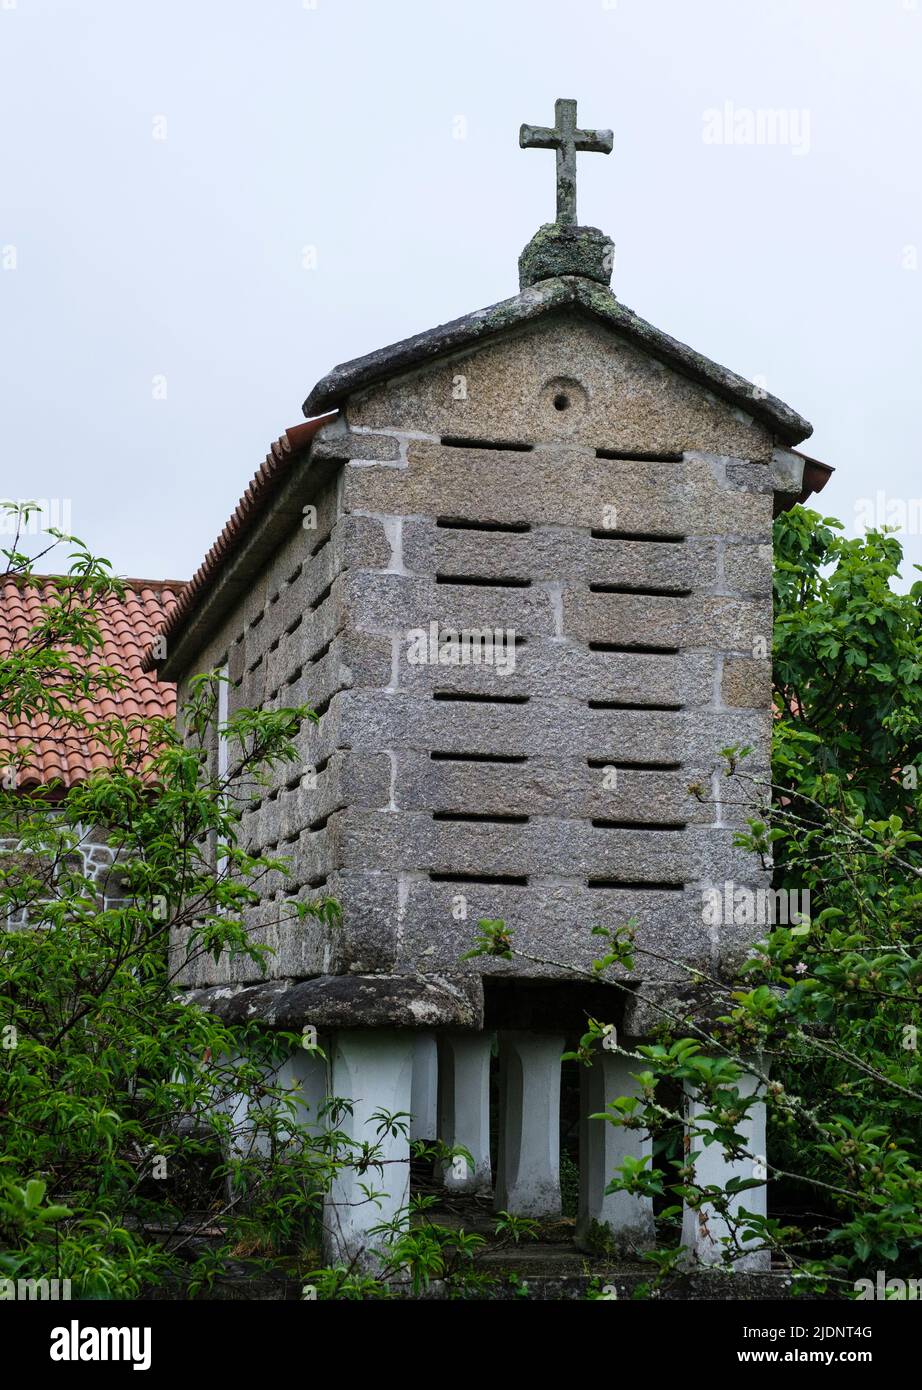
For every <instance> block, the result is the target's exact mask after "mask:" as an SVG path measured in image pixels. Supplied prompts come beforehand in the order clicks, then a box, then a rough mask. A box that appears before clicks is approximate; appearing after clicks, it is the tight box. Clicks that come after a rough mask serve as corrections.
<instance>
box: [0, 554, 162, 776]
mask: <svg viewBox="0 0 922 1390" xmlns="http://www.w3.org/2000/svg"><path fill="white" fill-rule="evenodd" d="M122 583H123V584H124V586H125V594H124V597H123V598H121V599H119V598H118V597H117V596H116V595H114V594H109V595H106V596H104V597H102V598H101V599H100V600H99V601H98V604H97V605H96V613H97V623H98V626H99V630H100V634H101V636H102V647H101V649H97V650H96V651H94V652H93V653H92V654H91V655H89V656H88V655H87V653H86V652H76V653H72V655H74V656H76V659H77V661H78V663H79V664H80V665H81V666H82V668H83V669H84V670H85V671H86V672H87V673H92V672H93V671H98V670H99V669H100V667H103V666H110V667H112V668H113V669H114V670H116V671H117V672H119V673H120V674H121V675H123V676H125V677H126V678H127V683H126V684H125V686H124V687H122V688H121V689H118V690H115V691H111V692H106V694H105V695H103V696H101V697H99V698H96V699H87V698H86V697H81V698H80V699H79V700H78V701H77V706H78V708H79V709H81V710H83V711H84V712H86V713H88V714H96V715H104V716H105V715H113V716H117V717H119V718H124V719H129V718H131V717H132V716H136V715H148V716H151V717H162V718H167V719H172V718H173V717H174V715H175V713H176V687H175V685H173V683H172V682H170V681H158V680H157V679H156V677H154V676H153V675H151V674H149V673H148V672H146V671H144V670H142V666H141V661H142V657H143V655H144V652H145V651H146V650H147V649H148V648H149V646H150V644H151V643H152V642H153V640H154V638H155V637H156V635H157V633H158V632H159V630H160V628H161V627H162V625H163V624H164V623H165V622H168V621H169V619H170V616H171V614H172V613H173V612H175V610H176V608H177V606H178V604H179V602H180V597H181V595H182V593H183V591H184V589H185V588H186V585H185V584H184V583H183V582H182V581H181V580H170V579H163V580H156V579H124V580H122ZM59 584H60V579H59V578H58V577H56V576H54V575H39V576H36V582H34V583H31V584H28V585H27V584H26V583H24V582H23V580H22V579H19V578H16V577H13V576H10V575H7V576H6V577H5V578H3V579H2V580H0V657H3V656H7V655H9V653H10V652H11V651H13V650H14V649H15V648H17V647H22V646H24V645H25V643H26V642H27V640H28V637H29V634H30V632H31V631H32V630H33V628H34V626H35V624H36V623H37V622H39V621H40V620H41V618H42V607H43V605H44V604H46V603H48V602H50V601H51V600H52V599H53V598H54V596H55V595H56V594H57V593H59V592H60V589H59ZM24 745H31V750H30V751H29V753H28V755H27V757H26V759H25V761H24V763H23V764H22V765H21V766H20V767H19V769H18V774H19V785H20V786H22V787H28V786H34V785H36V784H38V785H44V784H46V783H49V782H52V781H55V780H60V781H61V782H63V784H64V786H73V785H74V784H75V783H77V782H80V781H82V780H83V779H84V778H85V777H86V776H87V775H88V774H89V773H90V772H91V771H96V770H98V769H99V768H103V767H107V766H108V765H109V763H110V758H109V756H108V755H107V753H106V752H105V750H103V749H101V748H100V746H99V745H98V743H94V742H93V740H92V739H90V738H87V737H86V735H85V734H83V733H82V732H80V731H79V730H76V729H73V728H63V727H57V728H56V727H54V726H53V725H52V723H51V722H50V721H49V720H48V719H47V718H40V719H39V720H38V721H37V722H36V723H35V724H32V725H30V724H28V723H26V722H25V721H23V720H17V721H15V722H14V723H13V724H12V727H11V726H10V724H9V723H3V722H2V721H0V766H3V765H5V764H6V763H7V762H8V761H10V760H13V761H17V759H16V758H15V757H14V755H15V754H16V751H17V749H20V750H21V749H23V747H24Z"/></svg>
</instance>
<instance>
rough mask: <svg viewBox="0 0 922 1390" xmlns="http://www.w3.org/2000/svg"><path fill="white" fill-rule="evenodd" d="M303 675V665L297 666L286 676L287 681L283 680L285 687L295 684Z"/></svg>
mask: <svg viewBox="0 0 922 1390" xmlns="http://www.w3.org/2000/svg"><path fill="white" fill-rule="evenodd" d="M303 675H304V667H303V666H299V667H298V669H297V670H296V671H292V673H291V675H290V676H289V677H288V679H287V681H286V682H285V686H286V689H287V687H288V686H289V685H296V684H297V683H298V681H299V680H300V679H301V677H302V676H303Z"/></svg>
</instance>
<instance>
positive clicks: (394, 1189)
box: [323, 1028, 413, 1270]
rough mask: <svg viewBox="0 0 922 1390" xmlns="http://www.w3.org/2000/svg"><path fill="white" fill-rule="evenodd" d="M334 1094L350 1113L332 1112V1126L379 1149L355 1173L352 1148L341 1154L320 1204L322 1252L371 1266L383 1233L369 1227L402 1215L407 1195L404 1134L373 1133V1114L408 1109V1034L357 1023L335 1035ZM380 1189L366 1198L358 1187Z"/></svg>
mask: <svg viewBox="0 0 922 1390" xmlns="http://www.w3.org/2000/svg"><path fill="white" fill-rule="evenodd" d="M330 1062H331V1071H332V1084H331V1091H332V1095H333V1096H335V1097H339V1098H340V1099H343V1100H348V1101H351V1102H352V1107H353V1108H352V1114H351V1115H349V1114H346V1115H342V1114H341V1115H339V1116H336V1117H335V1123H334V1121H333V1117H331V1127H332V1128H335V1129H337V1130H339V1131H340V1132H342V1133H343V1134H345V1135H346V1136H347V1137H348V1138H349V1139H351V1140H354V1141H355V1142H356V1143H357V1144H369V1145H371V1146H373V1147H375V1148H377V1149H378V1150H379V1156H380V1161H381V1167H375V1166H373V1165H372V1166H370V1167H369V1168H368V1169H367V1170H366V1171H365V1172H359V1171H358V1170H357V1169H356V1168H354V1167H352V1166H350V1165H349V1163H348V1160H349V1158H350V1150H349V1149H348V1148H345V1147H344V1148H343V1149H342V1150H341V1151H340V1153H339V1155H338V1156H339V1157H340V1158H341V1159H343V1160H345V1166H344V1167H343V1168H342V1169H341V1170H340V1171H339V1172H338V1173H337V1175H336V1176H335V1177H334V1179H333V1181H332V1184H331V1187H330V1191H329V1193H328V1194H327V1197H326V1200H325V1202H324V1214H323V1215H324V1253H325V1255H326V1258H327V1260H328V1261H329V1262H330V1263H331V1264H350V1265H352V1264H354V1265H355V1266H357V1267H359V1268H364V1269H368V1270H374V1268H375V1267H376V1265H377V1264H378V1260H377V1255H376V1252H377V1250H379V1249H380V1248H381V1247H382V1245H383V1244H384V1237H381V1236H372V1235H371V1234H370V1232H371V1229H372V1228H373V1227H375V1226H377V1225H379V1224H380V1223H381V1222H387V1221H393V1220H394V1219H395V1218H396V1217H398V1216H399V1215H400V1214H401V1213H405V1212H406V1208H407V1205H408V1203H409V1199H410V1140H409V1135H408V1134H404V1133H398V1134H397V1135H396V1136H392V1135H390V1134H387V1133H385V1134H383V1135H379V1134H378V1132H377V1131H378V1125H379V1122H378V1121H377V1120H373V1119H372V1116H373V1115H374V1114H375V1112H376V1111H381V1110H383V1111H386V1112H387V1113H388V1114H392V1115H393V1114H396V1113H397V1112H401V1113H402V1115H403V1123H404V1124H406V1116H407V1115H408V1114H409V1113H410V1111H411V1104H412V1081H413V1034H412V1033H411V1032H402V1031H399V1030H396V1029H394V1030H391V1029H370V1028H360V1029H359V1028H357V1029H350V1030H345V1029H343V1030H342V1031H340V1032H339V1033H337V1034H336V1035H335V1037H334V1039H333V1043H332V1047H331V1057H330ZM363 1186H371V1187H373V1188H374V1189H375V1191H376V1192H378V1193H380V1194H382V1195H380V1196H379V1197H378V1199H377V1201H370V1200H369V1199H368V1197H367V1196H366V1195H365V1193H364V1192H363V1191H362V1188H363Z"/></svg>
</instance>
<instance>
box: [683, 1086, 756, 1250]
mask: <svg viewBox="0 0 922 1390" xmlns="http://www.w3.org/2000/svg"><path fill="white" fill-rule="evenodd" d="M736 1085H737V1089H738V1091H739V1093H740V1096H742V1097H744V1098H745V1097H748V1096H751V1095H753V1094H754V1093H755V1092H756V1091H757V1089H758V1087H759V1085H760V1082H759V1080H758V1079H757V1077H755V1076H753V1075H752V1074H751V1073H749V1072H744V1073H743V1075H742V1076H741V1077H740V1079H739V1081H738V1082H737V1083H736ZM708 1108H709V1107H708V1106H707V1105H706V1104H704V1102H703V1100H702V1098H701V1097H700V1095H699V1094H698V1093H697V1092H695V1091H694V1090H692V1089H691V1088H689V1087H686V1095H685V1113H686V1116H687V1119H688V1121H689V1122H691V1123H695V1124H700V1123H701V1120H700V1116H701V1114H702V1112H704V1111H706V1110H707V1109H708ZM734 1128H735V1129H736V1131H737V1133H739V1134H742V1135H744V1136H745V1145H746V1148H747V1150H748V1151H749V1153H751V1154H752V1155H753V1157H752V1158H744V1159H739V1160H737V1161H736V1162H728V1161H727V1159H726V1158H725V1157H724V1153H723V1149H722V1148H721V1145H720V1144H719V1143H718V1142H716V1141H715V1143H713V1144H708V1145H707V1146H705V1144H704V1142H703V1140H702V1139H696V1138H695V1137H694V1136H692V1138H691V1151H692V1152H697V1154H698V1157H697V1158H696V1160H695V1178H696V1181H697V1182H698V1183H700V1184H701V1185H702V1186H720V1187H724V1186H725V1185H726V1183H727V1182H728V1181H729V1180H730V1179H731V1178H752V1177H758V1176H759V1175H760V1173H759V1170H760V1168H761V1167H762V1165H764V1163H765V1105H764V1103H762V1102H761V1101H760V1102H758V1103H757V1104H756V1105H754V1106H752V1107H751V1108H750V1110H749V1112H748V1114H747V1116H746V1118H745V1119H744V1120H742V1121H741V1122H740V1123H739V1124H738V1125H736V1126H734ZM762 1176H763V1177H764V1171H763V1172H762ZM741 1207H745V1209H746V1211H751V1212H754V1213H755V1214H756V1215H759V1216H764V1215H765V1214H766V1211H767V1189H766V1187H765V1186H764V1185H763V1186H762V1187H750V1188H747V1189H746V1191H745V1192H741V1193H740V1194H739V1196H737V1197H734V1198H733V1200H732V1202H731V1204H730V1211H731V1213H735V1212H738V1211H739V1209H740V1208H741ZM729 1233H730V1232H729V1227H728V1225H727V1222H726V1221H725V1220H724V1218H723V1217H722V1216H718V1215H716V1214H715V1213H714V1212H713V1211H711V1210H709V1209H708V1208H707V1207H706V1206H705V1207H702V1208H700V1209H699V1210H697V1211H695V1210H693V1209H692V1208H691V1207H689V1206H686V1207H685V1210H684V1212H683V1215H682V1244H683V1245H684V1246H685V1248H686V1249H687V1251H688V1253H689V1257H690V1258H691V1259H694V1260H697V1261H698V1262H699V1263H700V1264H707V1265H713V1264H719V1263H721V1262H722V1260H723V1258H724V1256H725V1254H726V1252H727V1248H728V1247H727V1245H726V1243H725V1242H726V1238H727V1237H728V1236H729ZM733 1267H734V1268H735V1269H738V1270H747V1271H749V1270H751V1271H764V1270H768V1269H770V1268H771V1252H770V1251H769V1250H757V1251H755V1252H751V1253H750V1254H742V1255H740V1256H738V1257H737V1259H735V1260H734V1262H733Z"/></svg>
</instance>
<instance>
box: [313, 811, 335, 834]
mask: <svg viewBox="0 0 922 1390" xmlns="http://www.w3.org/2000/svg"><path fill="white" fill-rule="evenodd" d="M330 815H332V812H330ZM330 815H326V816H318V818H317V820H312V821H311V823H310V825H309V826H308V827H307V828H308V830H310V831H311V832H312V833H313V832H315V831H317V830H326V828H327V821H328V820H329V819H330Z"/></svg>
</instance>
